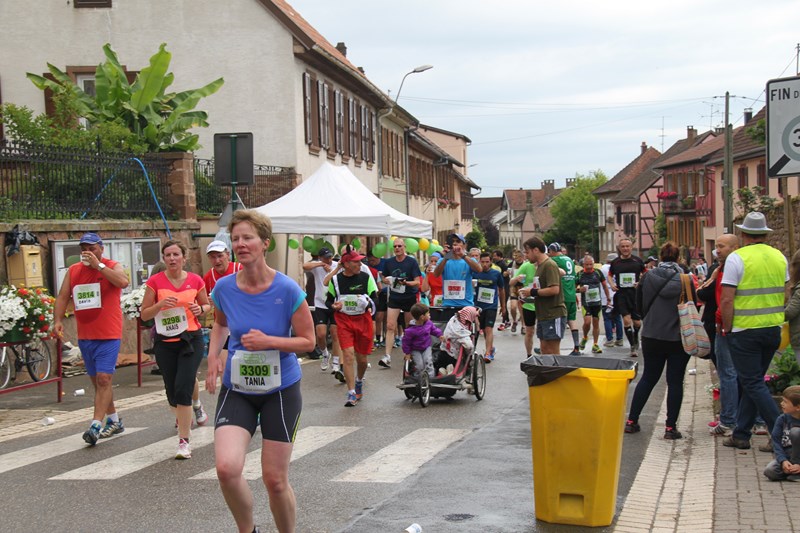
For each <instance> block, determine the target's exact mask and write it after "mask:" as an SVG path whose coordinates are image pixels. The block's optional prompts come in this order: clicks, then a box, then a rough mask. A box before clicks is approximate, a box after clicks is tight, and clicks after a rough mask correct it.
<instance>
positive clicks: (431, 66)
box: [394, 65, 433, 103]
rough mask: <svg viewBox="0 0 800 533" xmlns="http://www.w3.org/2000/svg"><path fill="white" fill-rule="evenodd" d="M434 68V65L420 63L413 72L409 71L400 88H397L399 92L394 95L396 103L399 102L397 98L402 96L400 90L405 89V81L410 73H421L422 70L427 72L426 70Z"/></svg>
mask: <svg viewBox="0 0 800 533" xmlns="http://www.w3.org/2000/svg"><path fill="white" fill-rule="evenodd" d="M432 68H433V65H420V66H418V67H417V68H415V69H414V70H412V71H411V72H407V73H406V75H405V76H403V79H402V80H401V81H400V88H399V89H397V94H396V95H395V97H394V101H395V103H397V99H398V98H400V91H402V90H403V84H404V83H405V81H406V78H407V77H408V76H409V75H411V74H419V73H420V72H425V71H426V70H430V69H432Z"/></svg>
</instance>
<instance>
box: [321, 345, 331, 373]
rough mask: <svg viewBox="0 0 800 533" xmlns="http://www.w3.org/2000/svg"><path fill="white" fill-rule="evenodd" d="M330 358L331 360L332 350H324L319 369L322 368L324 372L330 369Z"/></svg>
mask: <svg viewBox="0 0 800 533" xmlns="http://www.w3.org/2000/svg"><path fill="white" fill-rule="evenodd" d="M330 360H331V352H329V351H328V350H325V351H324V352H322V359H321V361H320V363H319V369H320V370H322V371H323V372H325V371H326V370H328V363H330Z"/></svg>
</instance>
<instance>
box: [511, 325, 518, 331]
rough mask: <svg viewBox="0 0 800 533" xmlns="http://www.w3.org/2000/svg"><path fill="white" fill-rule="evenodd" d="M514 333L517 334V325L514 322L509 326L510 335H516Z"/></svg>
mask: <svg viewBox="0 0 800 533" xmlns="http://www.w3.org/2000/svg"><path fill="white" fill-rule="evenodd" d="M516 332H517V323H516V322H514V323H513V324H511V333H516Z"/></svg>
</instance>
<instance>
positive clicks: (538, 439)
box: [521, 355, 637, 527]
mask: <svg viewBox="0 0 800 533" xmlns="http://www.w3.org/2000/svg"><path fill="white" fill-rule="evenodd" d="M521 368H522V371H523V372H525V374H527V376H528V395H529V399H530V409H531V448H532V452H533V495H534V504H535V510H536V518H538V519H539V520H544V521H545V522H552V523H555V524H570V525H580V526H591V527H595V526H607V525H609V524H611V522H612V521H613V519H614V508H615V504H616V498H617V484H618V482H619V467H620V459H621V455H622V436H623V433H624V426H625V399H626V396H627V390H628V385H629V384H630V382H631V380H632V379H633V378H634V377H635V376H636V369H637V366H636V363H635V362H634V361H628V360H622V359H607V358H601V357H575V356H559V355H534V356H532V357H530V358H528V359H527V360H525V361H523V362H522V364H521Z"/></svg>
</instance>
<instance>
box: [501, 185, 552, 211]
mask: <svg viewBox="0 0 800 533" xmlns="http://www.w3.org/2000/svg"><path fill="white" fill-rule="evenodd" d="M529 192H530V194H531V205H532V206H534V207H536V206H539V205H542V204H544V203H545V202H546V201H547V193H546V191H544V190H542V189H506V190H505V191H503V194H504V195H505V197H506V200H507V201H508V208H509V209H511V210H513V211H524V210H525V209H527V206H528V193H529ZM560 192H561V189H555V194H554V195H553V196H557V195H558V193H560Z"/></svg>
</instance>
